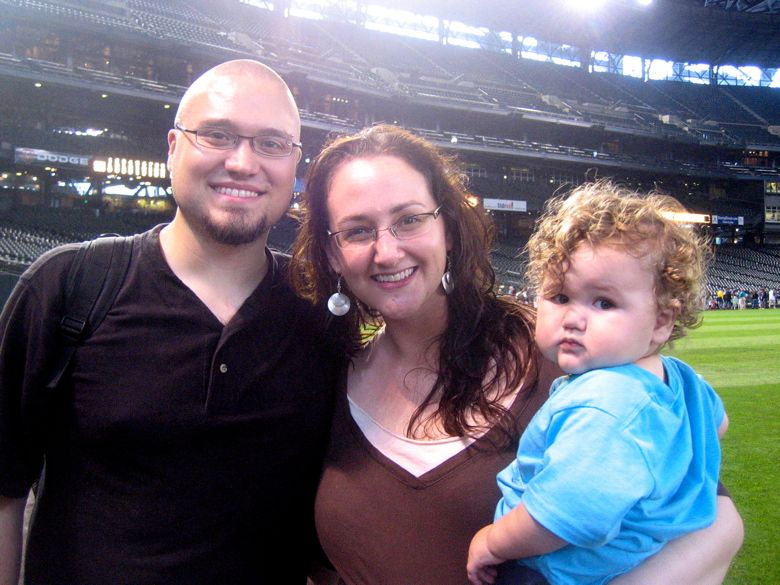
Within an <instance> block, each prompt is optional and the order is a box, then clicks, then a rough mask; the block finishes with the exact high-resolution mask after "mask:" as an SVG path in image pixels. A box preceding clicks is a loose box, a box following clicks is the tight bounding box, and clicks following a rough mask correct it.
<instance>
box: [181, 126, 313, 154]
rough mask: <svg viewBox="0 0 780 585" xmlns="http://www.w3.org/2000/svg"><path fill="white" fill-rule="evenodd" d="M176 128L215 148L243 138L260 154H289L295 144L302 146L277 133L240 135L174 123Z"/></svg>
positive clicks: (206, 146) (205, 146)
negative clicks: (184, 126) (185, 126)
mask: <svg viewBox="0 0 780 585" xmlns="http://www.w3.org/2000/svg"><path fill="white" fill-rule="evenodd" d="M174 128H176V130H180V131H181V132H186V133H188V134H193V135H194V136H195V142H196V143H197V144H198V145H200V146H202V147H204V148H214V149H216V150H230V149H231V148H235V147H236V146H237V145H238V141H239V140H241V139H242V138H244V139H245V140H249V143H250V144H251V145H252V150H253V151H255V152H256V153H257V154H259V155H262V156H270V157H277V158H278V157H283V156H290V155H291V154H292V151H293V148H295V147H296V146H297V147H298V148H302V147H303V145H302V144H301V143H300V142H294V141H293V140H292V138H289V137H286V136H279V135H278V134H260V135H258V136H242V135H241V134H234V133H232V132H227V131H225V130H217V129H212V128H201V129H200V130H189V129H188V128H183V127H182V126H180V125H179V124H174Z"/></svg>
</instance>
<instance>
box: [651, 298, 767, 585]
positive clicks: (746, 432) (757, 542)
mask: <svg viewBox="0 0 780 585" xmlns="http://www.w3.org/2000/svg"><path fill="white" fill-rule="evenodd" d="M665 353H670V354H673V355H676V356H678V357H679V358H681V359H683V360H685V361H687V362H688V363H689V364H691V365H692V366H694V367H695V368H696V369H697V370H698V371H699V373H700V374H702V375H703V376H704V377H705V378H706V379H707V381H708V382H710V384H712V385H713V386H714V387H715V389H716V390H717V391H718V393H719V394H720V396H721V397H722V398H723V402H724V403H725V405H726V411H727V412H728V415H729V420H730V426H729V431H728V433H727V434H726V436H725V437H724V439H723V469H722V472H721V477H722V479H723V483H724V484H725V485H726V486H727V487H728V489H729V491H731V494H732V496H733V498H734V501H735V502H736V504H737V507H738V508H739V511H740V513H741V514H742V518H743V520H744V522H745V543H744V545H743V546H742V550H741V551H740V553H739V555H738V556H737V559H736V561H735V562H734V564H733V565H732V567H731V570H730V571H729V575H728V577H727V578H726V581H725V583H726V585H744V584H750V585H777V584H780V562H778V559H780V555H778V551H780V538H778V535H779V534H780V466H779V465H778V461H779V458H778V451H779V450H780V309H774V310H761V309H758V310H744V311H710V312H707V313H705V315H704V324H703V325H702V326H701V328H699V329H696V330H694V331H692V332H690V333H689V335H688V337H686V338H684V339H682V340H680V341H678V342H677V343H676V344H675V346H674V348H673V349H672V350H667V351H666V352H665Z"/></svg>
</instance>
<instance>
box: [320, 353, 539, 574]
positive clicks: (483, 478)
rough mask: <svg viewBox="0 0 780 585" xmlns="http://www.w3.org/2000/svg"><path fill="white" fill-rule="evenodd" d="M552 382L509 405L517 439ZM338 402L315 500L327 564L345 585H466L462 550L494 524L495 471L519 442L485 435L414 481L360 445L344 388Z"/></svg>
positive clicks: (361, 437)
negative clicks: (334, 570)
mask: <svg viewBox="0 0 780 585" xmlns="http://www.w3.org/2000/svg"><path fill="white" fill-rule="evenodd" d="M546 369H548V368H545V370H546ZM547 373H548V372H545V374H547ZM550 373H551V374H552V372H550ZM550 381H551V376H550V375H544V376H543V380H541V381H540V383H539V384H538V385H537V387H535V388H530V389H528V390H524V391H522V392H521V393H520V394H519V395H518V397H517V398H516V399H515V402H514V403H513V405H512V407H511V408H510V412H511V414H512V416H514V418H515V420H516V421H517V427H518V429H519V431H520V432H522V430H524V429H525V427H526V425H527V424H528V421H529V420H530V419H531V417H532V416H533V414H534V413H535V412H536V410H537V409H538V408H539V406H540V405H541V403H542V402H543V401H544V400H545V398H546V397H547V390H548V388H549V382H550ZM345 384H346V381H345V380H344V381H343V383H342V386H344V385H345ZM340 395H341V398H340V400H339V403H338V405H337V407H336V414H335V418H334V423H333V430H332V435H331V443H330V447H329V451H328V456H327V459H326V462H325V468H324V470H323V475H322V479H321V480H320V486H319V491H318V493H317V502H316V521H317V532H318V534H319V537H320V542H321V543H322V546H323V549H324V550H325V552H326V554H327V555H328V558H329V559H330V561H331V563H333V566H334V567H335V568H336V570H337V571H338V572H339V574H340V575H341V578H342V579H343V580H344V581H345V582H346V583H348V584H349V585H461V584H463V585H466V584H467V583H468V580H467V578H466V556H467V553H468V547H469V543H470V542H471V538H472V537H473V536H474V534H475V533H476V532H477V530H479V529H480V528H482V527H483V526H485V525H486V524H489V523H491V522H492V521H493V514H494V512H495V508H496V503H497V502H498V499H499V497H500V493H499V490H498V487H497V485H496V474H497V473H498V472H499V471H500V470H502V469H503V468H504V467H506V466H507V465H508V464H509V463H510V462H511V461H512V459H513V458H514V457H515V454H516V450H517V445H516V444H515V443H511V444H507V443H508V441H506V440H505V438H504V436H503V433H502V431H500V430H499V429H492V430H490V431H488V432H487V433H486V434H485V435H484V436H483V437H481V438H479V439H478V440H477V441H475V442H474V443H473V444H471V445H470V446H469V447H467V448H466V449H464V450H463V451H461V452H459V453H458V454H457V455H455V456H454V457H452V458H450V459H448V460H447V461H445V462H443V463H442V464H441V465H438V466H437V467H434V468H433V469H431V470H430V471H428V472H427V473H425V474H423V475H421V476H420V477H415V476H414V475H412V474H411V473H409V472H408V471H406V470H405V469H404V468H402V467H400V466H399V465H397V464H396V463H394V462H393V461H392V460H390V459H388V458H387V457H385V456H384V455H383V454H382V453H381V452H380V451H379V450H377V449H376V448H375V447H374V446H373V445H372V444H371V443H370V442H369V441H368V440H367V439H366V438H365V436H364V435H363V433H362V432H361V430H360V428H359V427H358V425H357V423H355V421H354V420H353V419H352V416H351V414H350V412H349V405H348V402H347V399H346V390H345V388H343V387H342V390H341V393H340Z"/></svg>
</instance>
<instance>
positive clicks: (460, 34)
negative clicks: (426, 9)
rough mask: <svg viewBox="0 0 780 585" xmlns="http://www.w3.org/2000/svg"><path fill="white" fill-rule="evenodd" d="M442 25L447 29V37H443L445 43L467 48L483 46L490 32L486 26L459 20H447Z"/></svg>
mask: <svg viewBox="0 0 780 585" xmlns="http://www.w3.org/2000/svg"><path fill="white" fill-rule="evenodd" d="M442 25H443V29H444V30H445V31H446V37H445V38H444V39H443V40H444V42H445V44H447V45H453V46H458V47H465V48H467V49H479V48H481V47H482V45H483V44H484V39H485V37H486V36H487V34H488V32H489V31H488V29H486V28H484V27H478V26H470V25H468V24H464V23H462V22H458V21H457V20H445V21H442Z"/></svg>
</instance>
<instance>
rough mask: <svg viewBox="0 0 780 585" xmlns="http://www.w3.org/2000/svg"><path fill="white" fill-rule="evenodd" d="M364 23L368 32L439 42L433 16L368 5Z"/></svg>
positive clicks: (437, 26)
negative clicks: (374, 31)
mask: <svg viewBox="0 0 780 585" xmlns="http://www.w3.org/2000/svg"><path fill="white" fill-rule="evenodd" d="M365 23H366V24H365V27H366V28H367V29H369V30H376V31H379V32H387V33H392V34H396V35H401V36H406V37H412V38H417V39H423V40H428V41H438V40H439V19H438V18H436V17H435V16H426V15H424V14H417V13H414V12H409V11H408V10H395V9H391V8H385V7H384V6H376V5H369V6H366V17H365Z"/></svg>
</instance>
